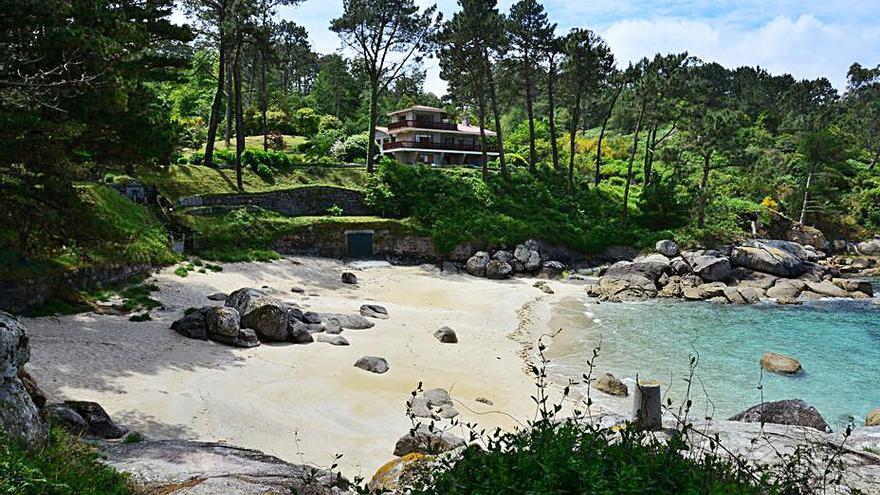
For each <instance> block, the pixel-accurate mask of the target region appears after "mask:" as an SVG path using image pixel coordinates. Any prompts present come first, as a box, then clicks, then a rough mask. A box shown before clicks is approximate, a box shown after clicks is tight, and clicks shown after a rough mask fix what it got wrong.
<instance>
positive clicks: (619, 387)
mask: <svg viewBox="0 0 880 495" xmlns="http://www.w3.org/2000/svg"><path fill="white" fill-rule="evenodd" d="M593 387H595V388H596V390H600V391H602V392H605V393H606V394H610V395H616V396H618V397H626V396H628V395H629V389H628V388H627V387H626V384H625V383H623V382H622V381H620V379H619V378H617V377H616V376H614V375H612V374H611V373H603V374H601V375H599V377H598V378H596V381H595V382H594V383H593Z"/></svg>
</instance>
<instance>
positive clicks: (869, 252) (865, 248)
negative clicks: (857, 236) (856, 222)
mask: <svg viewBox="0 0 880 495" xmlns="http://www.w3.org/2000/svg"><path fill="white" fill-rule="evenodd" d="M856 249H858V251H859V254H863V255H865V256H880V238H878V239H871V240H869V241H865V242H860V243H859V244H858V245H857V246H856Z"/></svg>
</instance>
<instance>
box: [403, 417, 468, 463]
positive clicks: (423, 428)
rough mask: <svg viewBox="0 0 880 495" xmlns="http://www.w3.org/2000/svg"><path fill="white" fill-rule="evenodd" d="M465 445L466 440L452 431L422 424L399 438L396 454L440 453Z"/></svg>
mask: <svg viewBox="0 0 880 495" xmlns="http://www.w3.org/2000/svg"><path fill="white" fill-rule="evenodd" d="M464 446H465V442H464V440H463V439H461V438H458V437H457V436H455V435H453V434H452V433H448V432H445V431H441V430H439V429H438V428H433V427H429V426H427V425H421V424H420V425H418V427H416V428H414V429H412V430H410V431H408V432H407V433H406V434H404V435H403V436H402V437H400V438H399V439H398V440H397V443H396V444H395V445H394V455H396V456H404V455H407V454H411V453H419V454H439V453H442V452H446V451H449V450H452V449H456V448H458V447H464Z"/></svg>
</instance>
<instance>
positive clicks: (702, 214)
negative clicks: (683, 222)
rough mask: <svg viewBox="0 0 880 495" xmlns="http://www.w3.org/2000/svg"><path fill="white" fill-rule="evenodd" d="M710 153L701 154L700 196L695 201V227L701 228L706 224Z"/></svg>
mask: <svg viewBox="0 0 880 495" xmlns="http://www.w3.org/2000/svg"><path fill="white" fill-rule="evenodd" d="M711 163H712V153H707V154H705V155H703V176H702V177H701V178H700V198H699V200H698V201H697V227H699V228H701V229H702V228H703V226H704V225H705V224H706V204H707V203H708V201H707V200H708V198H707V197H706V194H707V191H706V189H707V187H708V186H709V171H711V170H712V169H711Z"/></svg>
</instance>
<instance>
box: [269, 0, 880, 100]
mask: <svg viewBox="0 0 880 495" xmlns="http://www.w3.org/2000/svg"><path fill="white" fill-rule="evenodd" d="M416 2H417V3H419V4H420V5H431V4H433V3H436V4H437V6H438V7H439V9H440V10H441V11H443V13H444V15H445V16H447V17H449V16H451V15H452V14H453V13H454V12H455V11H456V10H457V3H456V1H455V0H439V1H436V0H435V1H428V0H416ZM512 3H513V0H499V7H500V9H501V10H502V11H505V12H506V11H507V10H509V8H510V5H511V4H512ZM543 4H544V6H545V8H546V9H547V11H548V13H549V15H550V18H551V21H553V22H556V23H557V24H558V28H557V29H558V32H559V33H560V34H562V33H565V32H567V31H568V30H569V29H571V28H573V27H585V28H589V29H593V30H595V31H597V32H599V33H600V34H601V35H602V36H603V37H604V38H605V40H606V41H607V42H608V44H609V45H610V46H611V48H612V50H613V51H614V53H615V56H616V57H617V59H618V64H619V65H623V66H625V65H626V64H627V63H628V62H629V61H632V60H637V59H639V58H641V57H644V56H651V55H653V54H654V53H656V52H662V53H668V52H679V51H688V52H689V53H691V54H692V55H695V56H698V57H700V58H701V59H703V60H705V61H715V62H719V63H721V64H722V65H725V66H728V67H736V66H741V65H752V66H754V65H760V66H761V67H764V68H766V69H768V70H770V71H771V72H774V73H781V72H788V73H791V74H793V75H795V76H796V77H799V78H815V77H819V76H825V77H827V78H828V79H830V80H831V82H832V83H833V84H834V85H835V86H836V87H837V88H838V89H841V90H842V89H843V88H844V86H845V84H846V70H847V68H848V67H849V65H850V64H851V63H853V62H859V63H861V64H862V65H869V66H875V65H878V64H880V0H826V1H819V0H799V1H797V0H775V1H774V0H763V1H762V0H740V1H735V2H734V1H710V0H659V1H646V0H603V1H594V0H544V1H543ZM341 12H342V0H305V2H303V3H302V4H300V5H299V6H297V7H283V8H282V9H281V10H280V11H279V14H280V15H281V17H284V18H286V19H290V20H292V21H294V22H297V23H298V24H302V25H303V26H305V27H306V28H307V29H308V30H309V33H310V37H311V40H312V44H313V47H314V49H315V50H317V51H319V52H323V53H329V52H332V51H335V50H339V49H340V48H341V46H340V43H339V38H338V37H337V36H336V35H335V34H334V33H332V32H331V31H330V30H329V29H328V26H329V24H330V19H333V18H335V17H337V16H338V15H339V14H340V13H341ZM426 68H427V69H428V77H427V80H426V83H425V86H426V89H427V90H429V91H433V92H435V93H437V94H442V93H443V92H445V88H446V85H445V83H444V82H443V81H442V80H441V79H440V78H439V70H438V69H437V67H436V62H435V61H427V62H426Z"/></svg>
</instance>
